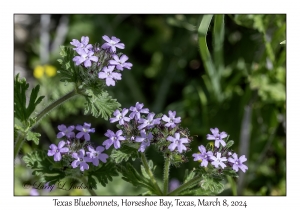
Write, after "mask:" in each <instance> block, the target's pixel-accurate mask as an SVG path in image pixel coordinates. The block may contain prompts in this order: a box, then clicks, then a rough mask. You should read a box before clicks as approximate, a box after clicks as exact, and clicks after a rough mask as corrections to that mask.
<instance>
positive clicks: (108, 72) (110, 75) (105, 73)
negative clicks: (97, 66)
mask: <svg viewBox="0 0 300 210" xmlns="http://www.w3.org/2000/svg"><path fill="white" fill-rule="evenodd" d="M114 68H115V66H108V67H106V66H105V67H104V68H103V69H102V71H101V72H99V74H98V77H99V78H100V79H106V85H107V86H110V85H111V86H115V80H121V79H122V78H121V74H120V73H117V72H112V71H113V70H114Z"/></svg>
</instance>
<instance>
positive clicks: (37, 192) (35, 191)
mask: <svg viewBox="0 0 300 210" xmlns="http://www.w3.org/2000/svg"><path fill="white" fill-rule="evenodd" d="M29 194H30V195H32V196H38V195H40V193H39V191H37V189H34V188H32V189H31V190H30V193H29Z"/></svg>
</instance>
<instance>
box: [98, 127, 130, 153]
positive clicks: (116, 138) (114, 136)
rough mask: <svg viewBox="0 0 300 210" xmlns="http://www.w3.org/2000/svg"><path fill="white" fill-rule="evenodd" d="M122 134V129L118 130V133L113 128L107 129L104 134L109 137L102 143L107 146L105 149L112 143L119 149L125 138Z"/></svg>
mask: <svg viewBox="0 0 300 210" xmlns="http://www.w3.org/2000/svg"><path fill="white" fill-rule="evenodd" d="M122 134H123V131H122V130H118V131H117V132H116V133H114V132H113V131H111V130H107V132H106V133H105V134H104V135H105V136H106V137H108V139H107V140H105V141H104V142H103V144H102V145H103V146H105V149H108V148H109V147H110V146H111V145H114V147H115V149H119V148H120V147H121V144H120V141H123V140H125V138H124V136H122Z"/></svg>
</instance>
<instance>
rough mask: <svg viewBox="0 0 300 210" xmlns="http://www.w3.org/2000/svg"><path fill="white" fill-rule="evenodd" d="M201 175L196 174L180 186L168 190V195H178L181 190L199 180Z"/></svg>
mask: <svg viewBox="0 0 300 210" xmlns="http://www.w3.org/2000/svg"><path fill="white" fill-rule="evenodd" d="M201 178H202V176H200V175H199V176H196V177H194V178H193V179H191V180H189V181H188V182H186V183H184V184H182V185H181V186H180V187H178V188H177V189H176V190H174V191H172V192H170V193H169V194H168V195H178V193H180V192H181V191H183V190H185V189H187V188H188V187H190V186H191V185H193V184H195V183H196V182H199V181H200V180H201Z"/></svg>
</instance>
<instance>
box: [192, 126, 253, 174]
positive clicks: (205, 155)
mask: <svg viewBox="0 0 300 210" xmlns="http://www.w3.org/2000/svg"><path fill="white" fill-rule="evenodd" d="M210 131H211V132H212V134H207V139H208V140H214V141H215V142H214V149H213V150H212V151H207V150H206V148H205V147H204V146H203V145H201V146H199V147H198V149H199V151H200V154H199V153H195V154H193V157H194V161H199V160H200V161H201V166H203V167H207V165H208V163H211V164H212V165H213V166H214V167H215V168H222V169H224V168H225V167H231V168H232V169H233V170H235V171H236V172H238V170H239V169H240V170H242V171H243V172H244V173H245V172H246V170H248V167H247V166H246V165H244V164H243V163H244V162H245V161H247V158H246V157H245V155H242V156H240V157H239V158H238V155H237V154H236V153H232V152H231V151H228V148H226V142H225V141H224V139H225V138H226V137H228V135H227V133H225V132H224V131H223V132H221V133H220V132H219V129H218V128H211V129H210ZM220 144H221V145H222V146H220Z"/></svg>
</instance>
